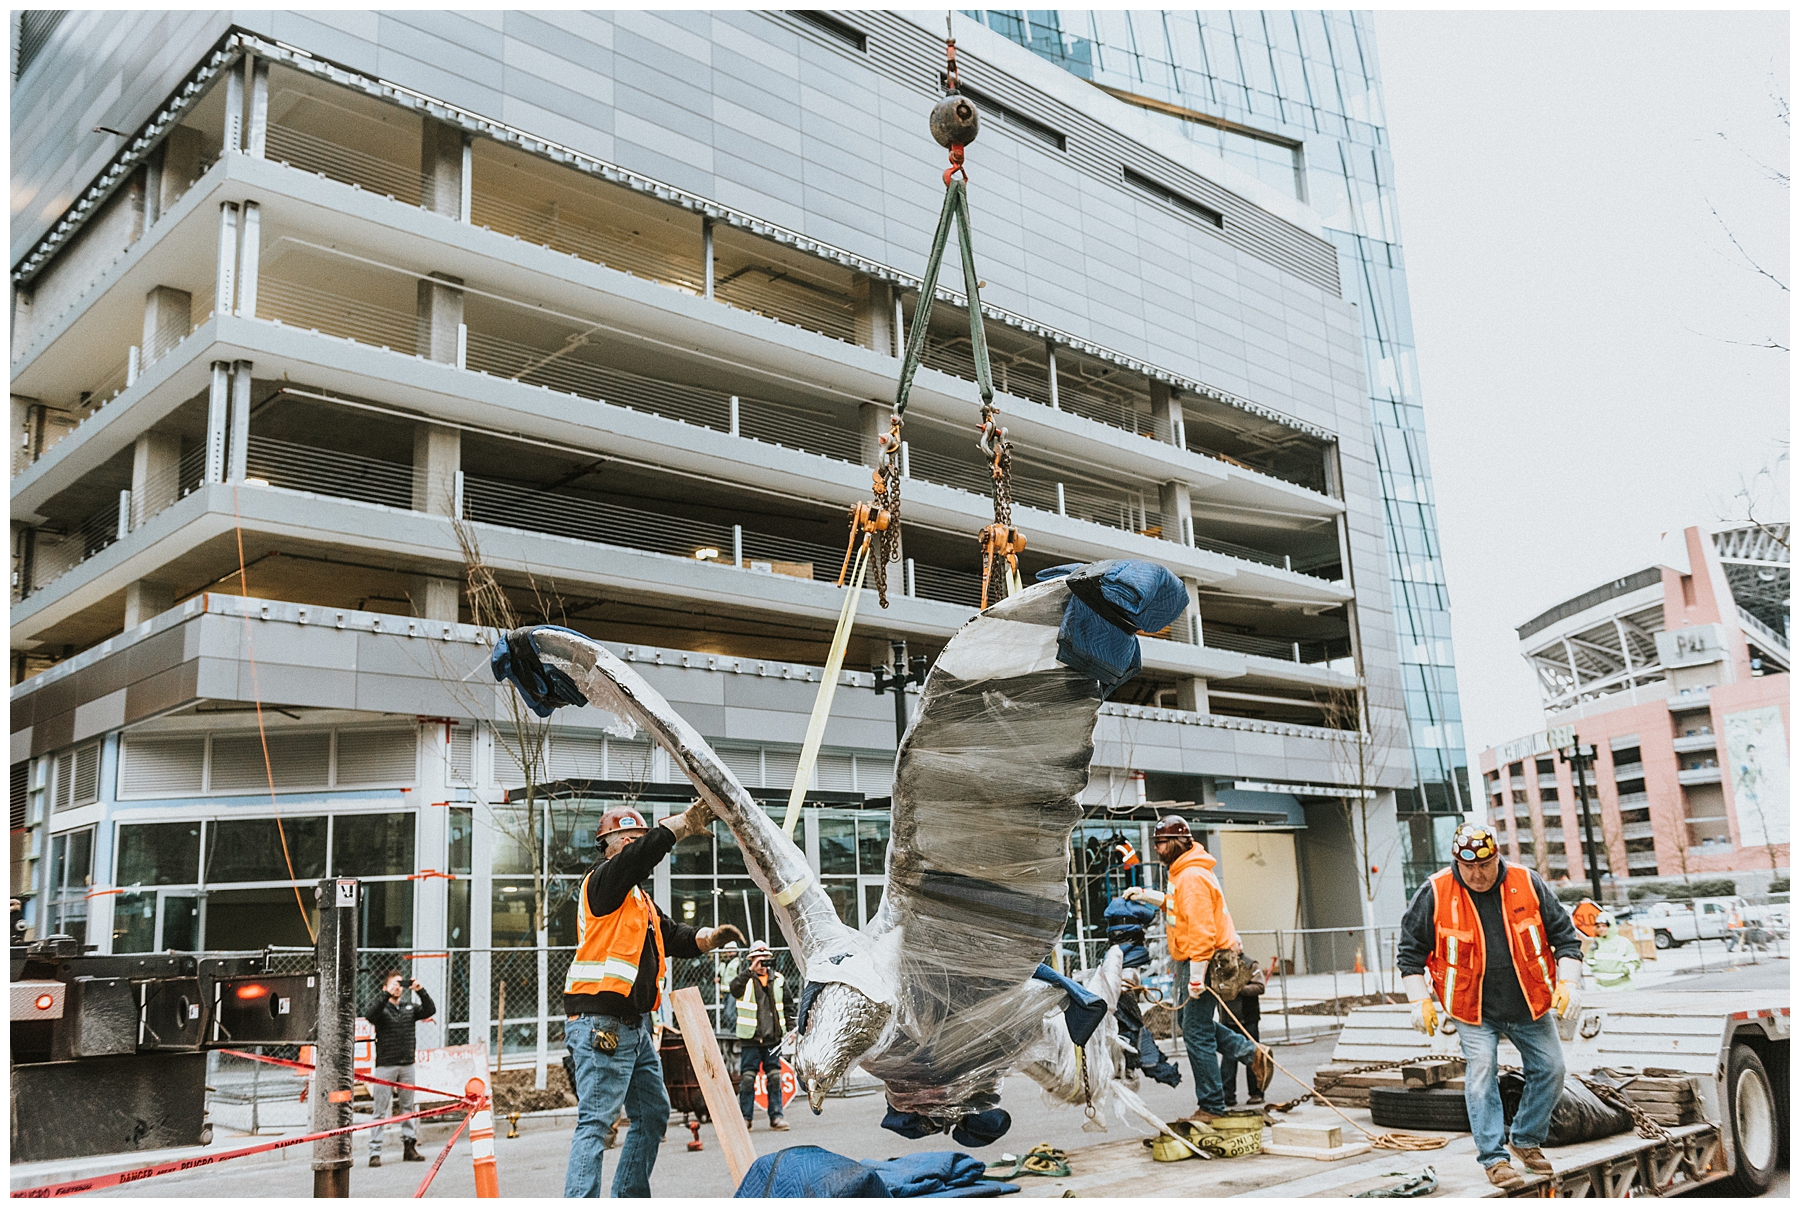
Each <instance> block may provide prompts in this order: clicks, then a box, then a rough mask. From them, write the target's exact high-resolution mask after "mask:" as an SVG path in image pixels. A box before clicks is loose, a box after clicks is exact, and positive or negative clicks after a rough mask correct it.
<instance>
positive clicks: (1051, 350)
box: [1044, 340, 1062, 411]
mask: <svg viewBox="0 0 1800 1208" xmlns="http://www.w3.org/2000/svg"><path fill="white" fill-rule="evenodd" d="M1044 369H1045V372H1046V373H1047V374H1048V375H1049V378H1050V406H1051V407H1052V408H1054V409H1055V410H1057V411H1061V410H1062V396H1061V395H1060V394H1059V393H1057V387H1056V341H1054V340H1045V341H1044Z"/></svg>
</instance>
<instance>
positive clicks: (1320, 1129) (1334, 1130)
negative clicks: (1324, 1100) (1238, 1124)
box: [1269, 1124, 1344, 1149]
mask: <svg viewBox="0 0 1800 1208" xmlns="http://www.w3.org/2000/svg"><path fill="white" fill-rule="evenodd" d="M1269 1139H1270V1140H1271V1141H1273V1142H1275V1144H1277V1145H1289V1146H1294V1147H1296V1148H1301V1149H1337V1148H1338V1147H1339V1146H1341V1145H1343V1143H1344V1126H1343V1125H1342V1124H1277V1125H1275V1126H1274V1127H1272V1128H1271V1129H1269Z"/></svg>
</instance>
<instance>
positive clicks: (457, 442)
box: [412, 424, 462, 516]
mask: <svg viewBox="0 0 1800 1208" xmlns="http://www.w3.org/2000/svg"><path fill="white" fill-rule="evenodd" d="M460 469H462V433H461V432H460V431H458V430H457V429H455V428H446V427H444V426H442V425H441V424H420V425H419V426H418V427H416V428H414V429H413V502H412V506H413V511H415V512H427V513H429V514H431V515H433V516H453V515H455V514H456V506H455V500H456V472H457V471H458V470H460Z"/></svg>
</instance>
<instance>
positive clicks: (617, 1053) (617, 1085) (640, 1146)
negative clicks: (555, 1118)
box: [563, 1015, 669, 1199]
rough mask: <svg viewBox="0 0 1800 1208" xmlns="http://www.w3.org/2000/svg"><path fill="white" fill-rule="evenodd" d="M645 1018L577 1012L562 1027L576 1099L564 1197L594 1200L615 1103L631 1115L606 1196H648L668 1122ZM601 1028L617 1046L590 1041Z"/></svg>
mask: <svg viewBox="0 0 1800 1208" xmlns="http://www.w3.org/2000/svg"><path fill="white" fill-rule="evenodd" d="M653 1022H654V1020H653V1019H652V1017H651V1016H649V1015H646V1016H644V1017H643V1018H642V1019H641V1020H639V1021H638V1022H637V1023H635V1024H627V1023H623V1022H621V1021H620V1020H617V1019H614V1018H612V1017H611V1016H609V1015H578V1016H576V1017H575V1018H574V1019H571V1020H569V1021H568V1023H567V1024H565V1025H564V1026H563V1036H564V1037H565V1039H566V1040H567V1041H568V1045H569V1054H570V1055H571V1056H572V1057H573V1058H574V1059H575V1096H576V1099H577V1106H576V1108H575V1136H574V1139H573V1140H572V1141H571V1142H570V1144H569V1172H568V1174H567V1175H566V1176H565V1177H564V1179H563V1198H564V1199H598V1198H600V1174H601V1168H602V1166H603V1164H604V1162H605V1159H606V1130H607V1128H608V1127H610V1126H611V1125H612V1123H613V1121H615V1120H617V1119H618V1118H619V1112H620V1109H621V1108H622V1109H623V1110H624V1113H625V1114H626V1115H627V1116H629V1117H630V1118H631V1128H630V1130H629V1131H628V1132H627V1133H626V1134H625V1146H624V1148H623V1149H621V1150H620V1151H619V1169H618V1171H617V1172H616V1173H615V1174H614V1175H613V1183H612V1194H613V1198H614V1199H624V1198H626V1197H628V1196H630V1197H641V1198H646V1199H647V1198H649V1195H650V1172H651V1171H652V1170H654V1169H655V1168H656V1150H657V1146H659V1145H661V1144H662V1139H663V1134H664V1133H665V1132H667V1131H668V1127H669V1091H668V1088H667V1087H665V1086H664V1085H663V1073H662V1059H661V1058H660V1057H658V1056H657V1054H656V1034H655V1032H654V1030H653V1028H652V1024H653ZM602 1031H604V1032H612V1033H613V1034H614V1035H616V1036H617V1037H618V1038H619V1043H618V1047H617V1048H615V1049H614V1050H613V1051H612V1052H610V1053H602V1052H601V1051H600V1050H598V1049H596V1048H595V1047H594V1033H595V1032H602Z"/></svg>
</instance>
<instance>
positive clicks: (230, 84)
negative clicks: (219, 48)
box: [223, 55, 250, 155]
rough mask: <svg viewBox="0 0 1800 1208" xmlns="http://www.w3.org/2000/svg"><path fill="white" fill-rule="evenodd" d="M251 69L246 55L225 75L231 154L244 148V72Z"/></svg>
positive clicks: (227, 145) (227, 148)
mask: <svg viewBox="0 0 1800 1208" xmlns="http://www.w3.org/2000/svg"><path fill="white" fill-rule="evenodd" d="M248 70H250V56H248V55H245V56H244V59H243V61H242V62H241V63H239V64H237V66H236V68H234V69H233V70H232V71H231V72H230V73H228V74H227V75H226V77H225V145H224V149H223V153H224V154H226V155H230V154H232V153H233V152H235V151H241V150H243V148H244V72H246V71H248Z"/></svg>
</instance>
